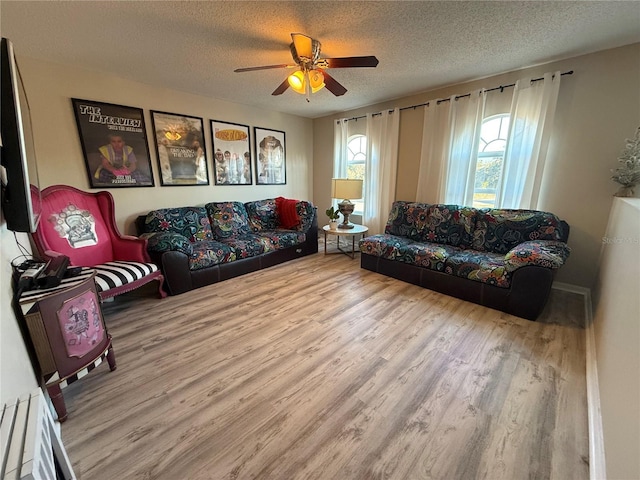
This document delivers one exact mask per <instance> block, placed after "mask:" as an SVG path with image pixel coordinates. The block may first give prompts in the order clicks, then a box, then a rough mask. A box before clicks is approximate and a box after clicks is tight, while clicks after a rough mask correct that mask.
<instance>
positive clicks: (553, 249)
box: [504, 240, 571, 272]
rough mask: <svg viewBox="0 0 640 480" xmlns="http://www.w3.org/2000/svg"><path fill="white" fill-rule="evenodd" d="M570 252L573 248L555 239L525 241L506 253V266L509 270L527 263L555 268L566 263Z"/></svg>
mask: <svg viewBox="0 0 640 480" xmlns="http://www.w3.org/2000/svg"><path fill="white" fill-rule="evenodd" d="M570 252H571V249H570V248H569V247H568V246H567V244H566V243H564V242H556V241H553V240H534V241H531V242H524V243H521V244H519V245H516V246H515V247H513V248H512V249H511V250H509V253H507V254H506V255H505V257H504V259H505V267H506V269H507V271H509V272H513V271H515V270H517V269H518V268H520V267H524V266H527V265H535V266H538V267H546V268H551V269H552V270H555V269H558V268H560V267H561V266H562V265H564V262H566V261H567V258H569V253H570Z"/></svg>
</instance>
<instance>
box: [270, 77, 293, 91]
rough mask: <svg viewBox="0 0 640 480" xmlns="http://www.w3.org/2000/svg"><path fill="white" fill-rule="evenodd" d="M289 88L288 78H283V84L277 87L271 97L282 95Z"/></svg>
mask: <svg viewBox="0 0 640 480" xmlns="http://www.w3.org/2000/svg"><path fill="white" fill-rule="evenodd" d="M287 88H289V78H288V77H287V78H285V79H284V82H282V83H281V84H280V85H278V88H276V89H275V90H274V91H273V93H272V94H271V95H282V94H283V93H284V92H285V91H286V90H287Z"/></svg>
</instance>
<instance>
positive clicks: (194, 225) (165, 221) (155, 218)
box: [144, 207, 213, 242]
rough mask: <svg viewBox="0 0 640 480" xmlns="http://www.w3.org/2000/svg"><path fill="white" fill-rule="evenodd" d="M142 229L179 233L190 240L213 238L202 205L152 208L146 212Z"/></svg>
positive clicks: (146, 231)
mask: <svg viewBox="0 0 640 480" xmlns="http://www.w3.org/2000/svg"><path fill="white" fill-rule="evenodd" d="M144 229H145V233H148V232H173V233H179V234H180V235H182V236H184V237H186V238H187V240H188V241H190V242H196V241H199V240H212V239H213V236H212V233H211V224H210V223H209V217H208V216H207V212H206V210H205V209H204V208H203V207H180V208H161V209H159V210H152V211H151V212H149V213H148V214H147V218H146V219H145V225H144Z"/></svg>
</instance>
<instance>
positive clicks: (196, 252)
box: [189, 240, 236, 270]
mask: <svg viewBox="0 0 640 480" xmlns="http://www.w3.org/2000/svg"><path fill="white" fill-rule="evenodd" d="M192 248H193V251H192V253H191V255H189V270H199V269H201V268H206V267H211V266H213V265H219V264H221V263H229V262H233V261H234V260H235V259H236V251H235V250H234V249H233V247H231V246H230V245H226V244H224V243H222V242H217V241H215V240H208V241H202V242H195V243H194V244H193V245H192Z"/></svg>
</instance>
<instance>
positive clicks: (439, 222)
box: [421, 204, 478, 248]
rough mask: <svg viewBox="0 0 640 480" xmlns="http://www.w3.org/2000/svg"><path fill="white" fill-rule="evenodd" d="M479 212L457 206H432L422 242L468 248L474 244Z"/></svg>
mask: <svg viewBox="0 0 640 480" xmlns="http://www.w3.org/2000/svg"><path fill="white" fill-rule="evenodd" d="M477 217H478V210H476V209H475V208H471V207H459V206H457V205H442V204H438V205H432V206H431V207H430V208H429V213H428V222H427V224H426V227H425V228H424V229H423V230H422V235H421V237H422V238H421V240H423V241H425V242H435V243H444V244H447V245H453V246H455V247H463V248H468V247H471V245H472V243H473V230H474V229H475V226H476V220H477Z"/></svg>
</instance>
